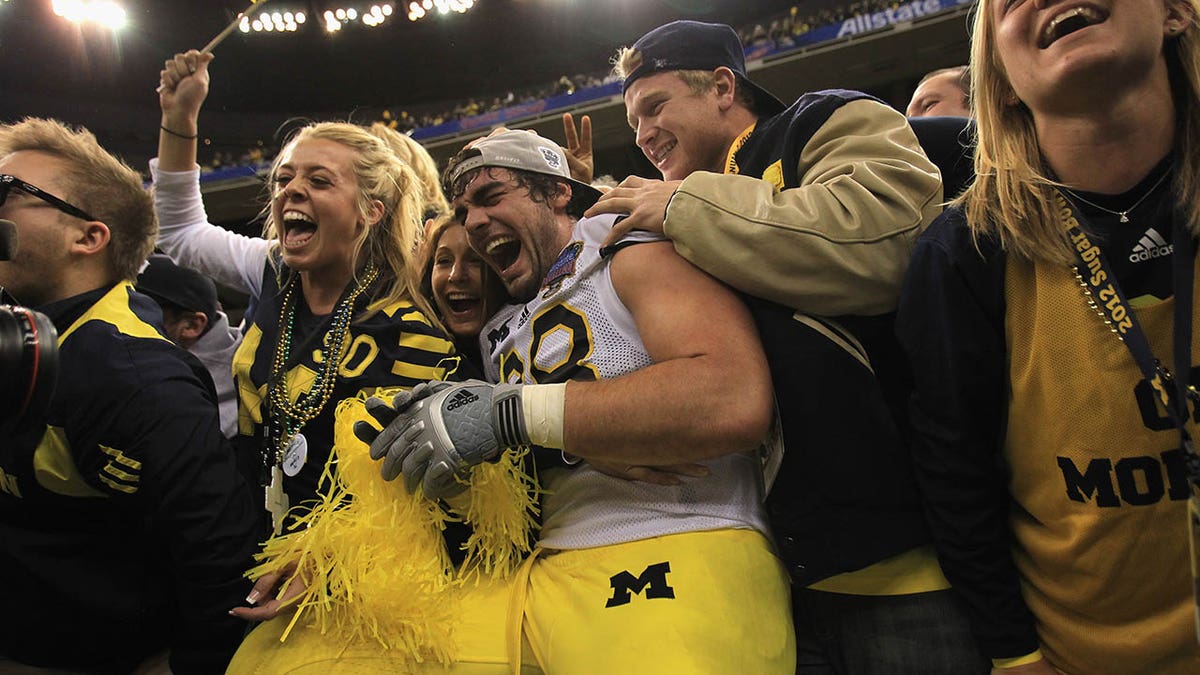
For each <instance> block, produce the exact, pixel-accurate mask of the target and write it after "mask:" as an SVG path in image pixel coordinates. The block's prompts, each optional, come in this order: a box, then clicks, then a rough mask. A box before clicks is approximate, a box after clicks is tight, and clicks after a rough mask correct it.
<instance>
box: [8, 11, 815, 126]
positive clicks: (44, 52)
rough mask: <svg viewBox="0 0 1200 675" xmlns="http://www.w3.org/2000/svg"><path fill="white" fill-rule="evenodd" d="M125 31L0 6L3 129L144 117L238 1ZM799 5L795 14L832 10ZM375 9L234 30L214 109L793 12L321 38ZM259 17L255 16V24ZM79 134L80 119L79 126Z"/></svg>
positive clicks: (493, 18) (423, 82)
mask: <svg viewBox="0 0 1200 675" xmlns="http://www.w3.org/2000/svg"><path fill="white" fill-rule="evenodd" d="M115 2H117V3H118V4H121V5H123V7H124V9H125V11H126V15H127V20H126V24H125V26H124V27H123V28H121V29H120V30H119V31H117V32H110V31H108V30H107V29H103V28H100V27H97V26H94V25H88V24H83V25H79V24H72V23H70V22H68V21H66V20H64V19H63V18H62V17H59V16H56V15H55V14H54V13H53V12H52V10H51V4H52V0H3V1H0V55H3V58H2V59H0V91H3V92H4V93H5V96H3V97H0V117H2V118H3V119H4V120H11V119H13V118H14V117H16V116H21V115H24V114H41V113H40V111H39V110H38V109H37V108H38V105H39V101H41V100H52V101H55V102H57V103H58V104H59V105H61V103H62V102H63V101H72V102H79V103H80V104H83V105H117V106H142V107H147V108H149V107H153V106H155V105H156V99H155V97H154V87H155V85H156V83H157V79H158V70H159V68H160V67H161V64H162V61H163V60H164V59H165V58H167V57H169V56H170V55H171V54H172V53H173V52H176V51H180V50H183V49H187V48H199V47H201V46H203V45H204V44H205V43H206V42H208V40H209V39H210V38H211V37H212V36H213V35H215V34H216V33H218V32H219V31H220V30H221V29H222V28H223V27H224V26H225V25H226V24H228V23H229V22H230V20H231V19H232V18H233V17H235V16H236V14H237V13H238V12H239V11H241V10H243V9H245V8H246V6H247V5H248V2H247V1H246V0H115ZM830 2H831V0H806V1H805V2H801V3H799V4H800V5H801V7H802V8H809V7H819V6H821V5H827V4H830ZM375 4H383V3H380V2H378V1H377V0H365V1H359V0H329V1H323V0H272V2H270V3H269V5H267V6H266V7H264V8H263V9H264V10H269V11H272V12H274V11H280V12H284V11H290V12H292V13H293V15H295V14H297V13H301V12H303V13H304V14H305V15H306V17H307V21H305V22H304V23H303V24H301V25H300V26H299V27H298V29H297V30H285V31H278V30H276V31H272V32H254V31H251V32H246V33H243V32H241V31H235V32H234V33H233V35H231V36H230V37H229V39H227V40H226V41H225V42H224V43H222V44H221V45H220V46H219V47H218V48H217V49H216V51H215V53H216V55H217V60H216V61H215V62H214V64H213V67H212V70H213V81H214V84H213V92H212V94H211V96H210V101H209V106H210V107H215V108H218V109H221V110H226V111H230V112H261V113H299V112H308V111H311V112H322V111H339V110H351V109H354V108H357V107H379V106H384V105H386V106H398V107H402V106H404V105H409V104H413V103H417V102H430V101H450V100H457V99H462V98H465V97H470V96H475V97H480V98H482V97H491V96H495V95H500V94H503V93H505V92H507V91H508V90H510V89H518V88H522V87H526V86H535V85H538V84H541V83H544V82H549V81H553V80H555V79H557V78H558V77H559V76H561V75H574V74H576V73H587V72H595V71H601V70H604V69H605V68H606V64H607V60H608V58H609V57H610V56H611V54H612V52H613V51H614V49H615V47H617V46H620V45H622V44H628V43H630V42H632V41H633V40H635V39H636V38H637V37H638V36H639V35H640V34H641V33H643V32H644V31H645V30H647V29H649V28H651V27H653V26H655V25H658V24H660V23H663V22H665V21H668V20H670V19H673V18H695V19H701V20H710V21H724V22H727V23H731V24H734V25H745V24H750V23H753V22H754V21H756V20H757V19H759V18H764V17H768V16H771V15H774V14H779V13H782V12H786V11H788V9H789V8H790V7H791V6H792V5H794V4H797V3H795V2H789V1H787V0H475V3H474V7H473V8H472V9H471V10H470V11H469V12H466V13H463V14H459V13H455V12H450V13H448V14H445V15H442V14H440V13H438V12H436V8H435V9H434V11H433V12H432V13H430V14H429V15H428V16H425V17H423V18H422V19H421V20H419V21H409V20H408V17H407V14H408V12H409V9H408V7H409V5H408V0H405V2H404V3H401V2H398V1H397V2H394V11H393V12H392V13H391V14H389V16H388V19H387V21H385V22H383V23H381V24H380V25H379V26H377V27H375V28H368V27H366V26H363V25H358V24H347V25H346V26H345V27H344V29H343V30H338V31H336V32H328V31H327V30H325V25H324V22H323V21H322V20H321V17H322V16H323V14H324V12H325V11H326V10H335V9H336V8H345V9H349V8H355V9H356V12H357V13H358V14H359V15H360V16H361V15H362V14H365V13H368V12H370V11H371V6H372V5H375ZM255 13H257V12H255ZM77 121H80V122H86V120H77Z"/></svg>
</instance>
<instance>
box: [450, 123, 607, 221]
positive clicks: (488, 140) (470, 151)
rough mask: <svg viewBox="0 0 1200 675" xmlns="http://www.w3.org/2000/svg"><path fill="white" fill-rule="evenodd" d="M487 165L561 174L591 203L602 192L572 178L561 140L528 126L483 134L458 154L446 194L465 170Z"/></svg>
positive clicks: (548, 174)
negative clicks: (544, 135) (558, 140)
mask: <svg viewBox="0 0 1200 675" xmlns="http://www.w3.org/2000/svg"><path fill="white" fill-rule="evenodd" d="M485 166H487V167H491V166H495V167H502V168H505V169H516V170H518V171H529V172H531V173H540V174H545V175H547V176H554V177H556V178H561V179H563V180H565V181H567V182H568V183H570V184H571V188H572V189H573V190H574V191H575V194H578V195H581V196H582V198H583V199H586V200H588V205H589V206H590V205H591V203H593V202H595V201H596V200H597V199H599V198H600V195H601V192H600V191H599V190H597V189H596V188H594V187H592V186H591V185H588V184H587V183H583V182H580V181H577V180H575V179H574V178H571V168H570V165H568V164H567V156H566V155H565V154H563V151H562V148H560V147H559V146H558V144H557V143H555V142H554V141H551V140H549V139H546V138H542V137H541V136H539V135H537V134H536V133H534V132H532V131H527V130H524V129H509V130H506V131H502V132H500V133H498V134H495V135H492V136H487V137H485V138H481V139H479V140H477V141H474V142H473V143H471V144H470V145H468V146H467V147H466V148H464V149H463V150H462V151H461V152H459V153H458V154H457V155H455V156H454V157H453V158H452V159H451V160H450V164H449V166H447V167H446V173H445V180H444V181H443V183H444V187H445V190H446V194H447V195H449V194H452V193H453V187H454V184H455V183H456V182H457V181H458V179H459V178H460V177H461V176H462V175H463V174H465V173H466V172H468V171H471V170H472V169H477V168H480V167H485Z"/></svg>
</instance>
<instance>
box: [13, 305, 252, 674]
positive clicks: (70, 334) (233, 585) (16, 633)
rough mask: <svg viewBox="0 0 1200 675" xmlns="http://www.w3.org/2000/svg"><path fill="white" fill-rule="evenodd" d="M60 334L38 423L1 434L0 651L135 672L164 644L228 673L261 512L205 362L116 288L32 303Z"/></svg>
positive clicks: (194, 667)
mask: <svg viewBox="0 0 1200 675" xmlns="http://www.w3.org/2000/svg"><path fill="white" fill-rule="evenodd" d="M39 309H40V310H41V311H43V312H44V313H46V314H47V315H48V316H49V317H50V318H51V320H52V321H53V322H54V324H55V327H56V328H57V329H58V331H59V349H60V352H59V359H60V361H59V363H60V370H59V377H58V383H57V388H56V390H55V392H54V395H53V397H52V399H51V401H50V406H49V409H48V411H47V413H46V420H45V424H44V425H39V426H38V427H37V428H36V429H34V430H33V431H30V432H26V433H25V434H24V435H23V436H19V437H18V438H12V439H4V441H3V443H0V479H2V480H0V580H3V583H4V585H5V588H4V593H5V600H6V604H7V606H8V611H6V612H0V617H2V618H0V653H3V654H5V655H7V656H8V657H10V658H13V659H17V660H19V661H23V662H27V663H30V664H36V665H42V666H50V667H59V668H71V669H80V670H84V671H86V672H128V671H129V670H131V669H132V668H133V667H134V666H135V665H136V664H137V663H138V662H140V661H142V660H144V659H145V658H146V657H148V656H150V655H153V654H155V653H157V652H160V651H161V650H163V649H166V648H169V649H170V650H171V668H172V670H173V671H174V672H176V673H211V672H221V671H222V670H223V669H224V666H225V664H226V663H227V662H228V660H229V658H230V657H231V656H232V654H233V651H234V650H235V649H236V648H237V645H238V643H239V642H240V640H241V636H242V633H243V631H244V625H242V623H241V622H240V621H239V620H237V619H234V618H233V617H230V616H229V615H228V614H227V612H228V610H229V609H230V608H232V607H235V606H237V605H238V604H241V603H242V602H243V598H245V596H246V593H247V592H248V591H249V584H248V582H247V581H246V580H245V579H244V578H243V576H242V573H243V572H244V571H245V570H246V569H247V568H248V567H249V565H250V564H251V556H252V554H253V553H254V551H255V549H256V546H257V537H256V535H257V534H258V532H259V518H260V516H259V514H258V509H257V507H256V504H255V502H254V500H253V497H252V493H251V492H250V489H249V486H248V484H247V483H246V482H245V481H244V480H243V479H242V477H241V475H240V474H239V473H238V471H237V468H236V464H235V461H234V456H233V453H232V451H231V448H230V447H229V445H228V443H227V441H225V439H224V437H223V436H222V435H221V431H220V425H219V423H218V418H217V408H216V405H215V402H214V397H213V394H212V384H211V381H210V380H209V378H208V375H207V373H206V372H205V370H204V368H203V366H202V365H201V364H200V363H199V362H198V361H196V360H195V359H194V358H192V357H191V356H189V355H188V354H187V353H186V352H184V351H183V350H181V349H179V348H178V347H176V346H175V345H173V344H172V343H170V342H169V341H168V340H167V339H165V338H164V337H163V336H162V335H161V334H160V332H159V330H158V328H157V326H158V325H160V324H161V313H160V312H159V310H158V308H157V307H156V306H155V304H154V302H153V301H151V300H150V299H149V298H147V297H146V296H143V295H140V294H138V293H136V292H134V290H133V287H132V286H131V285H130V284H128V283H126V282H122V283H119V284H117V285H115V286H113V287H110V288H102V289H97V290H95V291H91V292H88V293H84V294H82V295H78V296H75V297H72V298H68V299H65V300H62V301H59V302H55V303H51V304H49V305H46V306H44V307H41V308H39Z"/></svg>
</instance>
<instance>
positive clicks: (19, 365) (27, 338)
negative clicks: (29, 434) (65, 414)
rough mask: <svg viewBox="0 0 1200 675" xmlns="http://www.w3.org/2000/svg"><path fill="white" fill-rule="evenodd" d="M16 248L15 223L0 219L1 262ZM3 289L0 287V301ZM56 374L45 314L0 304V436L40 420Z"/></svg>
mask: <svg viewBox="0 0 1200 675" xmlns="http://www.w3.org/2000/svg"><path fill="white" fill-rule="evenodd" d="M16 248H17V234H16V225H14V224H13V223H12V221H8V220H0V263H2V262H4V261H6V260H12V258H13V255H14V254H15V251H16ZM5 295H6V294H5V292H4V288H3V287H0V302H3V301H4V297H5ZM57 380H58V331H57V330H55V328H54V323H53V322H51V321H50V317H48V316H46V315H45V314H42V313H41V312H36V311H34V310H32V309H29V308H27V307H21V306H19V305H15V304H14V305H5V304H0V441H4V440H6V439H10V438H12V437H13V435H14V434H15V432H17V431H25V430H29V429H36V428H37V427H40V426H41V425H42V424H44V422H43V421H42V420H43V419H44V415H45V414H46V409H47V407H48V406H49V405H50V397H51V396H52V395H53V394H54V386H55V384H56V382H57Z"/></svg>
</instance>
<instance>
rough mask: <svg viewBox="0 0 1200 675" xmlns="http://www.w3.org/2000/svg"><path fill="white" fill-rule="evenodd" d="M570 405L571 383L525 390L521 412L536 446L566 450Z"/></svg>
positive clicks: (546, 385) (532, 385)
mask: <svg viewBox="0 0 1200 675" xmlns="http://www.w3.org/2000/svg"><path fill="white" fill-rule="evenodd" d="M566 404H567V383H565V382H563V383H561V384H528V385H525V386H524V387H522V388H521V412H522V413H524V415H525V430H526V432H527V433H528V434H529V441H530V442H531V443H533V444H534V445H540V446H542V447H543V448H553V449H555V450H565V449H566V445H565V444H564V443H563V411H564V410H565V409H566Z"/></svg>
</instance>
